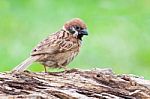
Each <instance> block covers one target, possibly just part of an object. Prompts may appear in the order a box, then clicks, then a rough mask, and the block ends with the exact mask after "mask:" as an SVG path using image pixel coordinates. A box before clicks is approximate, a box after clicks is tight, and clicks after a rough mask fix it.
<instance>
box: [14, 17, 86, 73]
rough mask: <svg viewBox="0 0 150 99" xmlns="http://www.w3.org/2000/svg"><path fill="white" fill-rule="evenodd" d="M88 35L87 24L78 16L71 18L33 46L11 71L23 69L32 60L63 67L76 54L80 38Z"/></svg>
mask: <svg viewBox="0 0 150 99" xmlns="http://www.w3.org/2000/svg"><path fill="white" fill-rule="evenodd" d="M84 35H88V31H87V26H86V24H85V23H84V21H83V20H82V19H80V18H73V19H71V20H69V21H67V22H65V23H64V25H63V26H62V28H60V29H59V30H58V31H56V32H54V33H52V34H50V35H49V36H48V37H47V38H45V39H44V40H43V41H41V42H40V43H39V44H37V46H35V47H34V48H33V50H32V51H31V53H30V56H29V57H28V58H27V59H26V60H24V61H23V62H22V63H20V64H19V65H18V66H16V67H15V68H13V69H12V71H13V72H23V71H25V70H26V69H27V68H28V67H29V66H30V65H31V64H32V63H33V62H39V63H41V64H42V65H44V69H45V72H47V67H49V68H63V69H64V70H67V67H66V66H67V65H68V64H69V63H70V62H71V61H72V60H73V59H74V58H75V57H76V56H77V55H78V53H79V51H80V47H81V44H82V38H83V36H84Z"/></svg>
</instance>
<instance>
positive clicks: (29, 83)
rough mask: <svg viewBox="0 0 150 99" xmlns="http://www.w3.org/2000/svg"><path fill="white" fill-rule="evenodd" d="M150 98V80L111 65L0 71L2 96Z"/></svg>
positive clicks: (36, 98)
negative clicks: (118, 70)
mask: <svg viewBox="0 0 150 99" xmlns="http://www.w3.org/2000/svg"><path fill="white" fill-rule="evenodd" d="M8 98H9V99H12V98H13V99H16V98H20V99H24V98H25V99H29V98H32V99H150V81H149V80H144V79H143V78H142V77H136V76H133V75H116V74H114V73H113V72H112V71H111V69H94V70H77V69H72V70H69V71H67V72H51V73H43V72H40V73H39V72H36V73H34V72H29V71H25V72H20V73H19V72H18V73H10V72H5V73H0V99H8Z"/></svg>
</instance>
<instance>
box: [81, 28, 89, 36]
mask: <svg viewBox="0 0 150 99" xmlns="http://www.w3.org/2000/svg"><path fill="white" fill-rule="evenodd" d="M80 34H82V35H88V31H87V29H83V30H81V31H80Z"/></svg>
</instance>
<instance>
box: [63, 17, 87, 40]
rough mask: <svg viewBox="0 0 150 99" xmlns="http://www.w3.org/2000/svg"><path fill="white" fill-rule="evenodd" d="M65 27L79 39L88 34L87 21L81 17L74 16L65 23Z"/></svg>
mask: <svg viewBox="0 0 150 99" xmlns="http://www.w3.org/2000/svg"><path fill="white" fill-rule="evenodd" d="M64 29H65V30H67V31H69V33H71V34H72V35H73V36H75V37H77V38H78V39H80V40H82V37H83V36H84V35H88V32H87V27H86V25H85V23H84V22H83V21H82V20H81V19H79V18H74V19H72V20H70V21H68V22H66V23H65V24H64Z"/></svg>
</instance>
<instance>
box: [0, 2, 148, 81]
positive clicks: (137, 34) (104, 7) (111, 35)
mask: <svg viewBox="0 0 150 99" xmlns="http://www.w3.org/2000/svg"><path fill="white" fill-rule="evenodd" d="M149 5H150V0H0V71H8V70H11V69H12V68H13V67H14V66H16V65H17V64H19V63H20V62H21V61H23V60H24V59H25V58H27V57H28V56H29V52H30V51H31V49H32V48H33V47H34V46H35V45H36V44H37V43H38V42H39V41H41V40H42V39H43V38H45V37H46V36H48V35H49V33H53V32H55V31H57V30H59V29H60V28H61V27H62V25H63V23H64V22H65V21H67V20H70V19H72V18H74V17H79V18H81V19H83V20H84V21H85V23H86V24H87V25H88V30H89V36H87V37H84V39H83V44H82V45H83V46H82V48H81V52H80V54H79V55H78V57H76V58H75V60H74V61H73V62H71V63H70V64H69V67H70V68H82V69H91V68H98V67H99V68H112V69H113V70H114V71H115V72H117V73H132V74H136V75H141V76H144V77H146V78H148V79H150V76H149V75H150V72H149V70H150V6H149ZM29 69H30V70H32V71H43V70H44V69H43V66H41V65H40V64H38V63H34V64H33V65H32V66H30V68H29Z"/></svg>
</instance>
